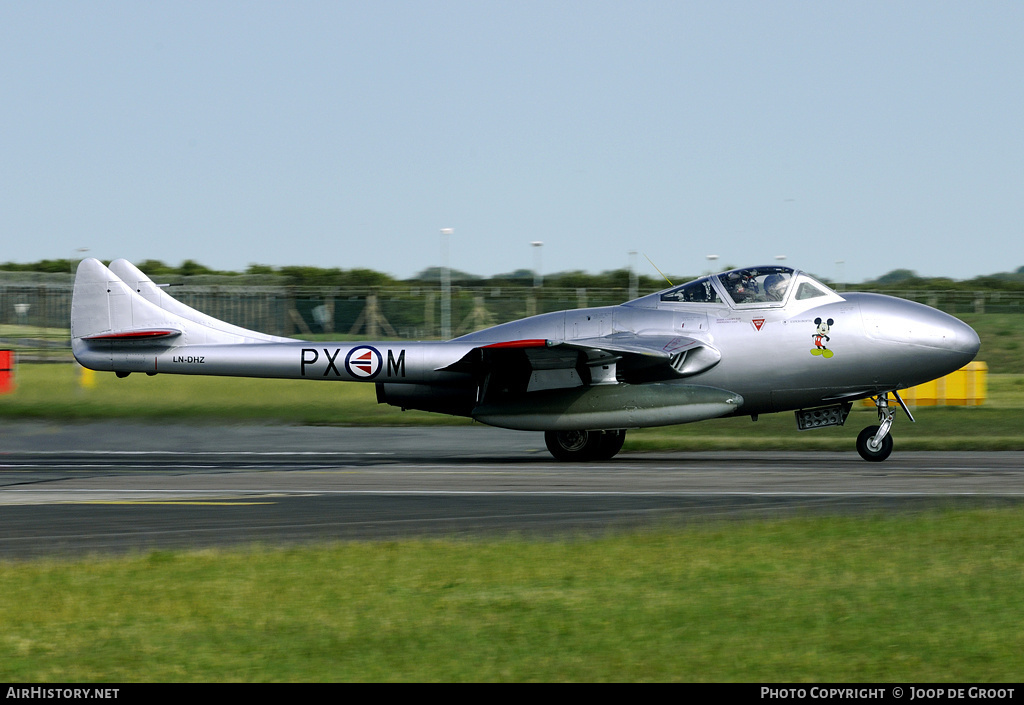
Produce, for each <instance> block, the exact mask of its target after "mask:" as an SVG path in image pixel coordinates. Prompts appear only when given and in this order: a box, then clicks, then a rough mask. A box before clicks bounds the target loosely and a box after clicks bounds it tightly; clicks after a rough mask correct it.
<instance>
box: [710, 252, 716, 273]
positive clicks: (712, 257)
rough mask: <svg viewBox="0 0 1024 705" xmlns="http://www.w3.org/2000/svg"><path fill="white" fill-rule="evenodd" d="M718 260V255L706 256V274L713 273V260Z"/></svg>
mask: <svg viewBox="0 0 1024 705" xmlns="http://www.w3.org/2000/svg"><path fill="white" fill-rule="evenodd" d="M717 259H718V255H708V274H714V273H715V260H717Z"/></svg>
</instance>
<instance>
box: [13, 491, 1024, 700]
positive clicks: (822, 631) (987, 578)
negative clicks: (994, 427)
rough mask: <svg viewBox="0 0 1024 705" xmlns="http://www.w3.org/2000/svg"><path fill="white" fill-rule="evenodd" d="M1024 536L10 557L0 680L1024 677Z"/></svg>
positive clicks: (714, 532) (609, 539)
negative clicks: (1023, 591)
mask: <svg viewBox="0 0 1024 705" xmlns="http://www.w3.org/2000/svg"><path fill="white" fill-rule="evenodd" d="M1022 519H1024V511H1022V510H1020V509H1002V510H984V511H982V510H978V511H958V512H952V511H950V512H929V513H925V514H918V515H906V516H884V517H883V516H877V517H860V518H857V517H827V518H795V519H788V520H780V521H745V522H732V523H708V524H700V525H694V526H691V527H690V528H683V529H672V530H669V529H664V530H659V529H652V530H650V531H644V532H633V533H628V534H616V535H609V536H606V537H604V538H597V539H578V540H574V539H571V538H566V539H556V540H549V541H542V540H531V541H526V540H518V539H515V538H509V539H504V540H500V539H499V540H482V539H481V540H478V541H444V540H436V541H435V540H430V541H427V540H409V541H398V542H381V543H344V544H332V545H326V546H319V547H306V548H285V549H276V548H253V549H250V550H232V551H221V550H213V551H200V552H155V553H150V554H146V555H139V556H134V557H128V558H116V559H105V558H95V559H83V560H81V561H76V562H54V561H34V562H31V563H0V624H3V629H2V630H0V680H4V681H8V682H75V683H81V682H107V683H117V682H133V681H146V682H162V681H710V682H716V681H742V682H750V681H754V682H758V681H762V682H780V681H781V682H817V683H834V682H848V681H849V682H853V681H861V682H903V683H906V682H961V683H963V682H970V683H978V682H1015V681H1017V680H1019V678H1020V654H1021V653H1024V630H1021V628H1020V625H1021V622H1022V620H1024V603H1022V602H1021V600H1020V578H1021V565H1022V564H1024V530H1022V528H1021V527H1022Z"/></svg>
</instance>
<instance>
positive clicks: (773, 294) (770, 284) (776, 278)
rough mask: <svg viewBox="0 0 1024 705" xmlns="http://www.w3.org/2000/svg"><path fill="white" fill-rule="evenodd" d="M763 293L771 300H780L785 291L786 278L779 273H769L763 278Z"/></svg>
mask: <svg viewBox="0 0 1024 705" xmlns="http://www.w3.org/2000/svg"><path fill="white" fill-rule="evenodd" d="M764 293H765V295H766V296H767V297H768V298H769V299H772V300H773V301H782V295H783V294H785V293H786V280H785V279H784V278H783V277H782V275H781V274H771V275H769V276H768V277H766V278H765V280H764Z"/></svg>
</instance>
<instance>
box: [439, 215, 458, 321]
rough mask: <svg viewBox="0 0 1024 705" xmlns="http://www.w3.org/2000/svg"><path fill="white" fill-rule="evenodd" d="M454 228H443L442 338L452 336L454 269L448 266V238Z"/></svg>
mask: <svg viewBox="0 0 1024 705" xmlns="http://www.w3.org/2000/svg"><path fill="white" fill-rule="evenodd" d="M453 232H455V230H454V229H453V228H441V338H442V339H444V340H448V339H449V338H451V337H452V271H451V270H450V269H449V268H448V238H449V237H451V234H452V233H453Z"/></svg>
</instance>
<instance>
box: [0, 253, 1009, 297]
mask: <svg viewBox="0 0 1024 705" xmlns="http://www.w3.org/2000/svg"><path fill="white" fill-rule="evenodd" d="M77 264H78V261H77V260H70V259H44V260H40V261H38V262H32V263H28V264H21V263H16V262H5V263H3V264H0V271H8V272H49V273H71V272H73V271H74V269H75V267H76V266H77ZM137 266H138V267H139V269H141V270H142V271H143V272H145V273H146V274H148V275H149V276H151V277H156V278H163V279H167V278H169V277H191V276H195V275H218V276H227V277H230V276H238V275H241V274H261V275H270V276H273V277H279V278H280V281H281V284H282V285H284V286H310V287H314V286H316V287H322V286H326V287H360V288H370V287H386V286H410V285H412V286H415V285H428V284H437V283H438V282H439V281H440V279H441V268H440V267H428V268H427V269H424V270H423V271H422V272H420V273H418V274H417V275H416V276H414V277H412V278H410V279H396V278H394V277H392V276H391V275H389V274H385V273H383V272H377V271H375V270H372V269H361V268H357V269H338V268H336V267H335V268H322V267H303V266H287V267H273V266H271V265H266V264H250V265H249V267H248V268H247V269H246V270H245V271H244V272H234V271H222V270H216V269H210V268H209V267H207V266H205V265H203V264H200V263H199V262H196V261H195V260H191V259H187V260H185V261H184V262H182V263H181V264H180V265H178V266H174V265H170V264H166V263H165V262H162V261H160V260H155V259H148V260H145V261H143V262H140V263H138V265H137ZM669 278H670V279H671V280H672V281H673V282H674V283H676V284H680V283H682V282H685V281H688V280H690V279H693V278H696V275H688V276H671V275H670V277H669ZM822 279H823V280H824V281H827V282H829V283H834V282H831V281H829V280H828V279H827V278H825V277H822ZM451 280H452V283H453V284H455V285H459V286H477V287H479V286H495V287H531V286H533V283H534V273H533V271H532V270H529V269H517V270H515V271H514V272H508V273H506V274H498V275H495V276H493V277H481V276H477V275H475V274H470V273H467V272H462V271H459V270H454V269H453V270H451ZM543 281H544V285H545V286H550V287H559V288H575V289H628V288H629V285H630V272H629V270H628V269H613V270H609V271H606V272H601V273H600V274H591V273H589V272H583V271H578V270H577V271H570V272H557V273H554V274H546V275H544V279H543ZM637 286H638V288H639V289H640V290H641V291H651V290H657V289H662V288H665V287H666V286H668V283H667V282H666V281H665V280H664V279H661V278H658V277H651V276H647V275H638V276H637ZM850 286H856V287H857V288H858V289H869V290H870V289H890V290H891V289H908V290H910V289H913V290H928V289H933V290H943V291H949V290H965V291H978V290H1006V291H1024V266H1022V267H1018V268H1017V269H1016V270H1015V271H1013V272H1001V273H998V274H988V275H985V276H980V277H975V278H973V279H965V280H954V279H949V278H946V277H922V276H920V275H918V274H917V272H915V271H913V270H910V269H894V270H892V271H891V272H888V273H887V274H884V275H882V276H880V277H878V278H877V279H872V280H869V281H865V282H861V283H859V284H854V285H849V284H847V285H846V288H849V287H850Z"/></svg>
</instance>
